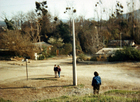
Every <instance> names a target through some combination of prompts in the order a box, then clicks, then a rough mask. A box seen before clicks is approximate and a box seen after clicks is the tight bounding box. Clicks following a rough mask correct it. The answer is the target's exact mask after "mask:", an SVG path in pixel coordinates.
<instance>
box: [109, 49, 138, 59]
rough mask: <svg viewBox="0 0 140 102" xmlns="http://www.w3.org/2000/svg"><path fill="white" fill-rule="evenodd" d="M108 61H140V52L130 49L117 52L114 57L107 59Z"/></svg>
mask: <svg viewBox="0 0 140 102" xmlns="http://www.w3.org/2000/svg"><path fill="white" fill-rule="evenodd" d="M108 61H140V51H139V50H137V49H135V48H132V47H127V48H124V49H123V50H117V51H116V52H115V55H114V56H110V57H109V58H108Z"/></svg>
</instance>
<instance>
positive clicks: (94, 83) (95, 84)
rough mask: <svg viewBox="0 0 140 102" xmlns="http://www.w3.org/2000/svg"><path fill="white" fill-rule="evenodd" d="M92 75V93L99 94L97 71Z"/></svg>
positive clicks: (99, 79) (99, 83) (99, 82)
mask: <svg viewBox="0 0 140 102" xmlns="http://www.w3.org/2000/svg"><path fill="white" fill-rule="evenodd" d="M94 75H95V76H94V77H93V79H92V86H93V93H94V94H96V93H97V94H99V90H100V85H101V77H100V76H99V74H98V72H96V71H95V72H94Z"/></svg>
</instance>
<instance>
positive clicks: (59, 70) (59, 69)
mask: <svg viewBox="0 0 140 102" xmlns="http://www.w3.org/2000/svg"><path fill="white" fill-rule="evenodd" d="M57 68H58V76H59V78H60V72H61V68H60V66H59V65H58V66H57Z"/></svg>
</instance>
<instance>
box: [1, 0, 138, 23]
mask: <svg viewBox="0 0 140 102" xmlns="http://www.w3.org/2000/svg"><path fill="white" fill-rule="evenodd" d="M36 1H37V2H42V1H44V0H0V20H2V17H4V15H6V17H7V18H8V19H11V18H12V16H13V15H15V14H17V12H20V11H22V12H23V13H27V12H29V11H32V10H35V2H36ZM99 1H102V3H101V2H99ZM118 1H120V3H121V4H122V5H123V6H124V13H126V12H128V9H127V2H130V1H134V2H135V10H137V9H140V6H139V5H140V3H139V2H140V0H118ZM97 2H99V4H98V6H97V7H95V4H96V3H97ZM115 4H116V0H47V5H48V10H49V12H50V13H51V15H52V16H58V17H59V18H60V19H68V18H69V15H68V13H67V14H64V12H65V11H66V7H67V6H70V7H74V8H75V9H76V14H75V15H74V16H76V17H78V16H83V17H84V18H86V19H90V18H95V19H96V20H97V19H98V18H101V17H102V18H103V19H108V16H107V15H109V14H111V12H112V11H113V10H114V9H115ZM102 9H105V10H106V12H105V13H103V12H102ZM95 10H96V11H97V12H95ZM101 13H102V16H101V15H100V14H101ZM98 15H99V16H98Z"/></svg>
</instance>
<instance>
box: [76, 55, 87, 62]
mask: <svg viewBox="0 0 140 102" xmlns="http://www.w3.org/2000/svg"><path fill="white" fill-rule="evenodd" d="M78 58H79V59H81V60H84V61H86V60H87V57H86V55H85V54H79V57H78Z"/></svg>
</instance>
